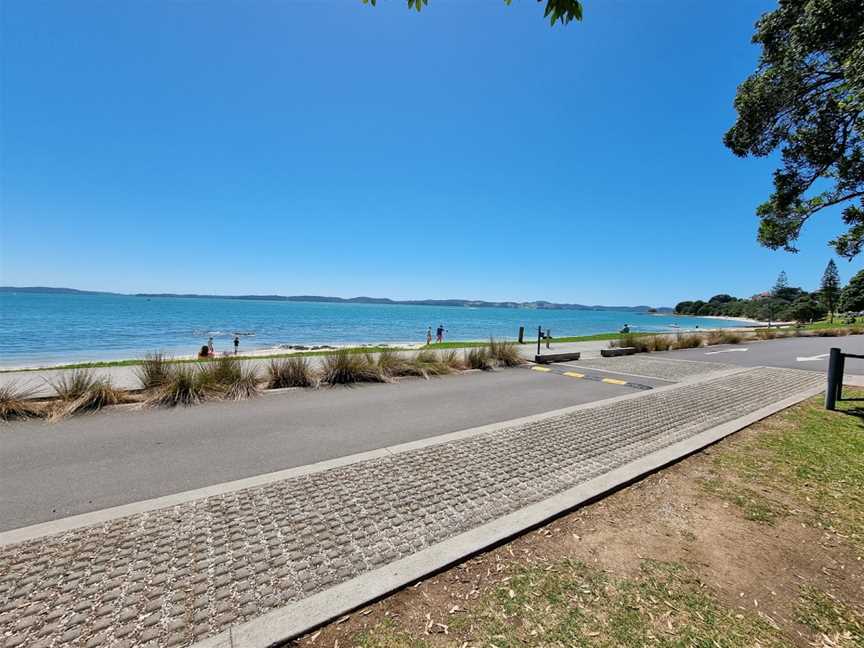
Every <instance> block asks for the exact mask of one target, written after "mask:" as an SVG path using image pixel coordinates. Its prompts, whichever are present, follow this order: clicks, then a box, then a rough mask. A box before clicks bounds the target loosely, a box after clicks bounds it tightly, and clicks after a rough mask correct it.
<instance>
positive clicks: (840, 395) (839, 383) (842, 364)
mask: <svg viewBox="0 0 864 648" xmlns="http://www.w3.org/2000/svg"><path fill="white" fill-rule="evenodd" d="M845 375H846V354H845V353H841V354H840V368H839V369H837V400H838V401H842V400H843V376H845Z"/></svg>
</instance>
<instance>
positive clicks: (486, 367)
mask: <svg viewBox="0 0 864 648" xmlns="http://www.w3.org/2000/svg"><path fill="white" fill-rule="evenodd" d="M464 358H465V366H466V367H468V368H469V369H480V370H482V371H491V370H492V369H493V368H494V366H495V365H494V364H493V362H492V358H491V356H490V355H489V349H488V348H487V347H474V348H473V349H467V350H466V351H465V356H464Z"/></svg>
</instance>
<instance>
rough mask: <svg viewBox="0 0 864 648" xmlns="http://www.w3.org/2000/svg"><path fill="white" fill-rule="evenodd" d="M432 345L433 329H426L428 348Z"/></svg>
mask: <svg viewBox="0 0 864 648" xmlns="http://www.w3.org/2000/svg"><path fill="white" fill-rule="evenodd" d="M430 344H432V327H431V326H430V327H429V328H428V329H426V346H429V345H430Z"/></svg>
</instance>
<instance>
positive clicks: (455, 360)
mask: <svg viewBox="0 0 864 648" xmlns="http://www.w3.org/2000/svg"><path fill="white" fill-rule="evenodd" d="M439 357H440V358H441V362H442V363H443V364H445V365H447V366H448V367H450V369H452V370H453V371H462V370H463V369H465V359H464V358H463V357H461V356H460V355H459V354H458V353H456V351H453V350H452V349H451V350H450V351H442V352H441V355H440V356H439Z"/></svg>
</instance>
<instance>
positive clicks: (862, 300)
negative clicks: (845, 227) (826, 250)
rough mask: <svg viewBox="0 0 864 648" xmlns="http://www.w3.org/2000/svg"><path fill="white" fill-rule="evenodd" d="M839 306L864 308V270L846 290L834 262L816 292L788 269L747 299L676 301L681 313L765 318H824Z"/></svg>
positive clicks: (723, 297) (720, 297)
mask: <svg viewBox="0 0 864 648" xmlns="http://www.w3.org/2000/svg"><path fill="white" fill-rule="evenodd" d="M835 310H836V311H837V312H841V313H843V312H859V311H862V310H864V270H862V271H860V272H858V274H856V275H855V276H854V277H852V279H851V280H850V281H849V284H848V285H847V286H846V287H845V288H843V289H842V290H840V279H839V277H838V276H837V267H836V266H835V265H834V263H833V262H830V263H829V264H828V267H827V268H826V269H825V274H824V275H823V277H822V282H821V286H820V290H818V291H815V292H807V291H806V290H804V289H803V288H800V287H795V286H790V285H789V282H788V280H787V278H786V273H785V272H781V273H780V276H779V277H778V278H777V282H776V283H775V284H774V287H773V288H772V289H771V290H770V291H767V292H763V293H759V294H757V295H753V296H752V297H750V298H747V299H741V298H738V297H733V296H732V295H727V294H725V293H721V294H719V295H714V296H713V297H711V298H710V299H709V300H708V301H703V300H701V299H697V300H695V301H682V302H679V303H678V304H676V305H675V313H676V314H678V315H701V316H717V317H746V318H748V319H753V320H758V321H762V322H765V321H772V320H775V321H791V320H794V321H797V322H809V321H812V320H820V319H823V318H824V317H825V316H826V315H828V314H829V312H830V313H832V314H833V313H834V311H835Z"/></svg>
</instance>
